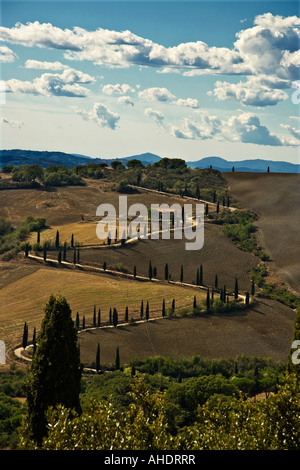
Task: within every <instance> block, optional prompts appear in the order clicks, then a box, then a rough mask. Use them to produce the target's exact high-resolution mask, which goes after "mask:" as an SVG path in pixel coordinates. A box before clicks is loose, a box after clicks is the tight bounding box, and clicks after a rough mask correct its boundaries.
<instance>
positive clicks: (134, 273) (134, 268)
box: [133, 266, 136, 277]
mask: <svg viewBox="0 0 300 470" xmlns="http://www.w3.org/2000/svg"><path fill="white" fill-rule="evenodd" d="M133 277H136V266H134V267H133Z"/></svg>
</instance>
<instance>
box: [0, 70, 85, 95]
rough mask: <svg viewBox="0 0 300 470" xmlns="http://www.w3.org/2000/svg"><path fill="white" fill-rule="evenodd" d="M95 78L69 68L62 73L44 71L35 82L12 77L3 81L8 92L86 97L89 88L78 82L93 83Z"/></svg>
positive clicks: (3, 85)
mask: <svg viewBox="0 0 300 470" xmlns="http://www.w3.org/2000/svg"><path fill="white" fill-rule="evenodd" d="M93 81H94V78H93V77H91V76H90V75H88V74H84V73H82V72H80V71H78V70H74V69H67V70H64V72H63V73H62V74H51V73H44V74H43V75H41V77H38V78H35V79H34V80H33V82H29V81H22V80H17V79H14V78H12V79H10V80H7V81H5V82H2V87H1V88H3V87H4V89H5V91H6V92H7V93H16V92H19V93H29V94H33V95H43V96H66V97H84V96H87V93H88V89H87V88H85V87H82V86H79V85H78V83H84V84H85V83H92V82H93Z"/></svg>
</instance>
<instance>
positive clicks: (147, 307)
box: [145, 300, 149, 321]
mask: <svg viewBox="0 0 300 470" xmlns="http://www.w3.org/2000/svg"><path fill="white" fill-rule="evenodd" d="M145 318H146V320H147V321H148V320H149V302H148V300H147V304H146V313H145Z"/></svg>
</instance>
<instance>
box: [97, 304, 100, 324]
mask: <svg viewBox="0 0 300 470" xmlns="http://www.w3.org/2000/svg"><path fill="white" fill-rule="evenodd" d="M100 325H101V311H100V308H98V320H97V326H98V328H100Z"/></svg>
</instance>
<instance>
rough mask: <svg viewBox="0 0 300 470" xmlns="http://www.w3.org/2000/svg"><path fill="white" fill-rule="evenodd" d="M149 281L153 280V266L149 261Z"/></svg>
mask: <svg viewBox="0 0 300 470" xmlns="http://www.w3.org/2000/svg"><path fill="white" fill-rule="evenodd" d="M148 276H149V279H152V264H151V261H149V273H148Z"/></svg>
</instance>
